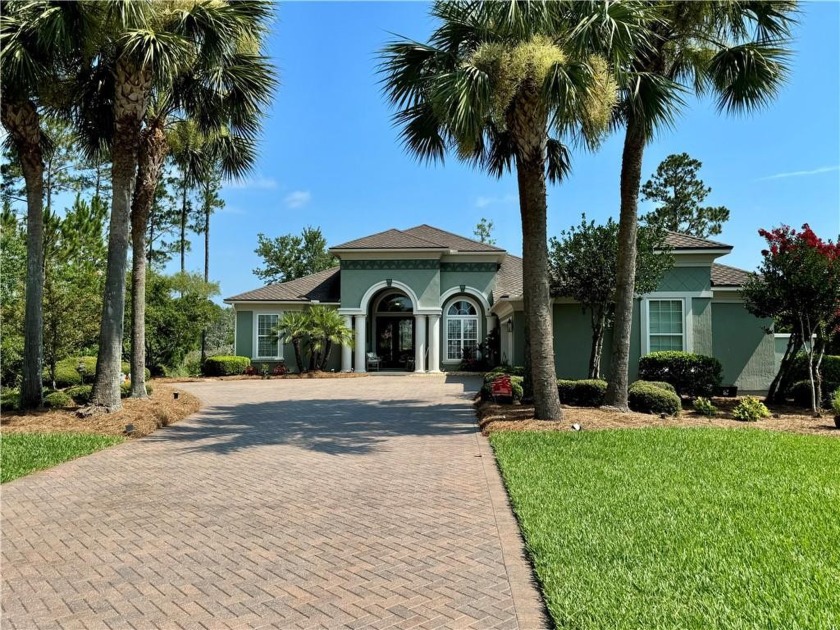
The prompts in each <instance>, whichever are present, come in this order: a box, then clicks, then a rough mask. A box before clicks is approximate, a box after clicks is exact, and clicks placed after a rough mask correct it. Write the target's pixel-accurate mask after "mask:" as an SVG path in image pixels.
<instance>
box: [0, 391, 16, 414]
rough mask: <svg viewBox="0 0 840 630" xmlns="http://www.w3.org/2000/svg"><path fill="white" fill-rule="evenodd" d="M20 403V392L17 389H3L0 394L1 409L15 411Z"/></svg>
mask: <svg viewBox="0 0 840 630" xmlns="http://www.w3.org/2000/svg"><path fill="white" fill-rule="evenodd" d="M19 403H20V392H18V390H17V389H5V388H4V389H3V393H2V394H0V409H2V410H3V411H16V410H17V408H18V406H19Z"/></svg>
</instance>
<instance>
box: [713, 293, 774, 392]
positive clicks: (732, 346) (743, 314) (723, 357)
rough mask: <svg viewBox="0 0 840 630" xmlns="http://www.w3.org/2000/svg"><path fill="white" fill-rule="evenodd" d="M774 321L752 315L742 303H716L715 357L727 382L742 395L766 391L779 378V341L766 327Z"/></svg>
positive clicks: (714, 328) (714, 311)
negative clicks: (742, 392) (769, 333)
mask: <svg viewBox="0 0 840 630" xmlns="http://www.w3.org/2000/svg"><path fill="white" fill-rule="evenodd" d="M771 325H772V322H771V321H770V320H766V319H759V318H757V317H754V316H753V315H751V314H750V313H749V312H748V311H747V309H746V308H744V305H743V304H741V303H725V302H713V303H712V330H713V332H714V335H713V347H714V356H716V357H717V358H718V360H719V361H720V362H721V363H722V364H723V382H724V384H726V385H729V384H732V385H737V386H738V387H739V388H740V389H741V390H742V391H766V390H767V388H768V387H769V385H770V382H771V381H772V380H773V377H774V376H775V354H776V347H775V340H774V338H773V335H768V334H767V333H766V332H765V331H764V328H763V327H765V326H766V327H769V326H771Z"/></svg>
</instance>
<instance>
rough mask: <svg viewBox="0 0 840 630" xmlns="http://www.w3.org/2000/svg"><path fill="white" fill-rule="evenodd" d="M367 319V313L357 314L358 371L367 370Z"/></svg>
mask: <svg viewBox="0 0 840 630" xmlns="http://www.w3.org/2000/svg"><path fill="white" fill-rule="evenodd" d="M365 320H367V316H366V315H356V371H357V372H367V363H366V361H365V345H366V341H365Z"/></svg>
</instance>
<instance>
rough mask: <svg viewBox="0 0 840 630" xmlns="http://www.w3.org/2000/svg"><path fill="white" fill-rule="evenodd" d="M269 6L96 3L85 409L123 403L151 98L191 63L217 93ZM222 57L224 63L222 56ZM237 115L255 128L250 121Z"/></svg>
mask: <svg viewBox="0 0 840 630" xmlns="http://www.w3.org/2000/svg"><path fill="white" fill-rule="evenodd" d="M93 4H94V5H95V6H100V5H97V3H93ZM269 13H270V7H269V5H268V4H267V3H265V2H261V1H257V0H253V1H242V2H217V1H213V0H198V1H196V2H194V3H160V2H154V1H152V0H134V1H129V0H114V1H113V2H109V3H104V5H103V6H102V7H101V14H102V15H101V20H100V21H99V24H100V27H101V28H100V29H99V31H98V37H97V38H96V39H95V40H93V42H89V45H91V47H92V44H94V43H95V46H96V48H97V53H96V55H95V56H94V58H93V60H92V63H91V66H90V68H89V69H88V71H87V75H88V77H89V80H88V81H87V82H86V84H85V89H86V91H85V92H84V93H83V97H84V98H80V99H79V100H80V104H81V106H80V107H79V108H78V111H79V114H78V115H79V121H78V122H79V127H80V129H82V130H83V132H84V135H85V139H86V142H87V144H88V145H90V146H101V145H103V144H105V145H107V146H108V147H109V148H110V155H111V164H112V167H111V180H112V198H111V222H110V232H109V240H108V265H107V272H106V284H105V294H104V300H103V311H102V325H101V330H100V343H99V355H98V361H97V369H96V379H95V381H94V386H93V393H92V395H91V406H90V408H88V409H87V410H85V413H93V412H96V411H100V410H105V411H110V410H114V409H118V408H119V407H120V405H121V403H120V390H119V376H120V360H121V354H122V337H123V315H124V311H125V272H126V262H127V251H128V235H129V224H130V209H131V202H132V189H133V186H134V183H135V178H136V175H137V170H138V156H139V151H140V142H141V138H142V134H143V122H144V120H145V119H146V116H147V114H148V108H149V104H150V102H151V98H152V96H153V94H154V93H155V91H156V90H161V91H163V92H164V93H165V92H166V90H167V88H168V86H171V85H173V84H174V83H175V82H176V81H178V80H179V79H180V78H181V77H183V76H184V75H185V73H187V72H188V71H189V69H190V68H193V67H195V66H199V67H210V68H215V74H213V73H212V72H211V73H210V74H208V76H207V79H206V83H207V85H208V86H211V87H212V86H216V90H215V92H216V94H214V93H213V90H208V91H207V92H206V96H207V98H208V101H209V100H212V99H214V98H215V99H218V92H220V91H222V90H223V89H225V88H227V87H229V81H230V76H229V73H230V71H231V70H230V69H231V68H234V69H235V68H236V67H237V64H236V63H235V61H230V60H235V59H237V58H239V56H240V55H241V54H242V53H241V51H240V50H238V49H237V45H238V43H239V42H242V41H243V40H244V39H245V38H244V37H243V33H246V32H247V31H248V30H249V29H251V28H254V27H258V26H259V25H261V24H262V23H263V22H264V21H265V19H266V18H267V16H268V15H269ZM254 32H255V33H258V32H260V29H259V28H256V29H255V31H254ZM246 54H247V53H246ZM222 59H227V60H228V62H226V63H221V60H222ZM212 60H217V61H219V63H218V64H214V63H213V62H212ZM234 72H235V70H234ZM97 114H98V115H97ZM234 122H235V123H236V124H239V123H240V122H241V123H242V125H243V127H245V128H248V129H252V128H253V127H252V125H253V123H252V121H249V120H244V121H239V120H235V121H234ZM141 251H142V250H141Z"/></svg>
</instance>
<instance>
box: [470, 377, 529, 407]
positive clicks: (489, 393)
mask: <svg viewBox="0 0 840 630" xmlns="http://www.w3.org/2000/svg"><path fill="white" fill-rule="evenodd" d="M503 374H504V372H498V373H496V374H494V375H493V377H492V378H488V376H489V375H490V374H489V373H488V374H486V375H485V376H484V384H483V385H482V386H481V391H480V392H479V393H480V394H481V400H492V399H493V378H498V377H499V376H502V375H503ZM524 380H525V378H524V377H522V376H511V377H510V388H511V390H512V391H513V400H514V401H518V400H522V396H523V395H524V393H525V390H524V389H523V387H522V382H523V381H524Z"/></svg>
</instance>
